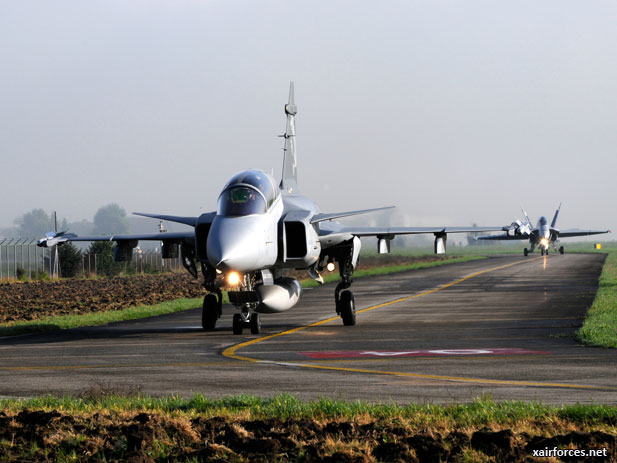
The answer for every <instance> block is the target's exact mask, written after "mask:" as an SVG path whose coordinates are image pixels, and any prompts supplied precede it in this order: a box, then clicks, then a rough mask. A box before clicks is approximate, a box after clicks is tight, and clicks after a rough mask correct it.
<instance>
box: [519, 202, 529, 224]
mask: <svg viewBox="0 0 617 463" xmlns="http://www.w3.org/2000/svg"><path fill="white" fill-rule="evenodd" d="M521 211H523V216H524V217H525V221H526V222H527V223H528V224H529V225H530V226H531V220H529V216H528V215H527V212H525V209H524V208H523V206H521Z"/></svg>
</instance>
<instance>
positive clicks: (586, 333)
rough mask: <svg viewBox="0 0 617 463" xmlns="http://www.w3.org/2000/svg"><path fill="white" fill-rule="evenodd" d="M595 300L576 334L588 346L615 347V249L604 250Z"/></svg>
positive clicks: (616, 271) (616, 255) (616, 342)
mask: <svg viewBox="0 0 617 463" xmlns="http://www.w3.org/2000/svg"><path fill="white" fill-rule="evenodd" d="M606 250H607V251H608V256H607V257H606V262H605V263H604V268H603V269H602V275H601V276H600V282H599V286H598V292H597V293H596V298H595V299H594V301H593V304H592V305H591V308H590V309H589V311H588V312H587V318H586V319H585V322H584V323H583V326H582V327H581V329H580V330H579V331H578V333H577V337H578V339H579V341H581V342H582V343H584V344H586V345H590V346H602V347H612V348H616V347H617V248H615V247H609V248H607V249H606Z"/></svg>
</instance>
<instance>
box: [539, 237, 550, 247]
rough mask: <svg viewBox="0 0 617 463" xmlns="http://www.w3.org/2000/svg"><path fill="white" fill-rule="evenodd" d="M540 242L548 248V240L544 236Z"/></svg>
mask: <svg viewBox="0 0 617 463" xmlns="http://www.w3.org/2000/svg"><path fill="white" fill-rule="evenodd" d="M540 244H541V245H542V246H544V247H545V248H548V240H547V239H546V238H542V239H541V240H540Z"/></svg>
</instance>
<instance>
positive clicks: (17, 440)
mask: <svg viewBox="0 0 617 463" xmlns="http://www.w3.org/2000/svg"><path fill="white" fill-rule="evenodd" d="M554 447H557V448H574V449H601V448H607V449H608V451H607V453H608V455H609V456H608V458H596V459H593V458H587V459H585V460H584V461H588V462H592V461H615V455H616V436H615V435H614V434H608V433H605V432H601V431H592V432H577V431H568V432H567V431H564V432H563V433H562V434H557V435H535V436H530V435H528V434H527V433H525V432H521V433H518V434H515V433H513V432H512V431H511V430H509V429H497V430H491V429H488V428H483V429H477V430H469V429H466V430H455V431H451V432H447V433H443V434H440V433H438V432H433V431H426V430H419V429H418V430H417V429H410V428H409V427H404V426H401V425H396V424H392V423H385V422H380V421H372V422H355V421H351V422H341V421H325V422H319V421H314V420H309V419H298V420H286V421H281V420H278V419H266V420H247V421H243V420H237V421H234V420H232V419H228V418H203V417H196V418H192V419H191V418H188V417H169V416H163V415H160V414H157V413H132V414H128V413H127V414H123V415H121V416H120V415H118V414H117V413H111V412H99V413H94V414H85V415H79V416H76V415H70V414H67V413H64V412H59V411H55V410H54V411H42V410H24V411H20V412H19V413H16V412H14V413H9V414H7V413H5V412H2V411H0V461H58V460H62V461H64V460H67V457H69V456H72V457H69V459H70V460H71V461H80V462H81V461H84V462H85V461H89V462H98V461H108V462H111V461H131V462H153V461H165V462H167V461H209V462H288V461H300V462H307V463H310V462H358V463H360V462H378V461H383V462H429V463H430V462H440V461H444V462H446V461H448V462H463V461H494V462H533V461H537V462H540V461H545V462H546V461H583V460H582V459H580V458H579V459H578V460H577V459H563V460H559V459H552V460H551V459H547V458H534V457H533V456H532V453H533V452H532V451H533V450H534V449H545V448H550V449H552V448H554Z"/></svg>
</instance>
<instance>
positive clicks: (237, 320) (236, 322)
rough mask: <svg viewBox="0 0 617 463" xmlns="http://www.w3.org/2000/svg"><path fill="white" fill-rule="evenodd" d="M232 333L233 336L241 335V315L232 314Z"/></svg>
mask: <svg viewBox="0 0 617 463" xmlns="http://www.w3.org/2000/svg"><path fill="white" fill-rule="evenodd" d="M233 331H234V334H242V315H240V314H239V313H235V314H234V318H233Z"/></svg>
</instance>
